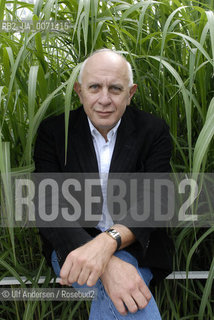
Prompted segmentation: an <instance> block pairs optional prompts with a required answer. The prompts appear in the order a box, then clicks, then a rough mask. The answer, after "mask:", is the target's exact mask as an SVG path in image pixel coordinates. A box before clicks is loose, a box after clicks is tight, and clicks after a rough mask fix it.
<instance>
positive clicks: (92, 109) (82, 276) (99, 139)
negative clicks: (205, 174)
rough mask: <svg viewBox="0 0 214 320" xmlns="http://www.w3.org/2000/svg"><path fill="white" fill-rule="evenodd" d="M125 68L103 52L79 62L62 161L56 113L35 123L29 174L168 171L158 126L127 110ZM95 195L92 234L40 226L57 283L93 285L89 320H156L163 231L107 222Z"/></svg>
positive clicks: (163, 130) (167, 149)
mask: <svg viewBox="0 0 214 320" xmlns="http://www.w3.org/2000/svg"><path fill="white" fill-rule="evenodd" d="M136 88H137V85H136V84H133V75H132V70H131V66H130V64H129V63H128V62H127V61H126V59H125V58H124V57H122V56H121V55H119V54H118V53H116V52H114V51H111V50H108V49H103V50H99V51H97V52H95V53H93V54H92V55H91V56H90V57H89V58H88V59H86V60H85V61H84V63H83V64H82V67H81V71H80V74H79V78H78V82H76V83H75V85H74V89H75V91H76V93H77V94H78V96H79V99H80V102H81V103H82V105H83V107H80V108H78V109H77V110H74V111H71V112H70V118H69V128H68V148H67V160H66V161H65V124H64V115H60V116H56V117H52V118H48V119H46V120H45V121H43V122H42V124H41V125H40V129H39V133H38V137H37V141H36V146H35V157H34V158H35V165H36V172H76V173H80V172H91V173H93V172H95V173H97V172H99V174H102V173H109V172H153V173H155V172H156V173H158V172H169V171H170V166H169V159H170V154H171V142H170V136H169V131H168V127H167V125H166V124H165V122H164V121H163V120H160V119H158V118H156V117H155V116H152V115H150V114H148V113H145V112H144V111H141V110H138V109H136V108H134V107H130V106H129V104H130V102H131V99H132V97H133V95H134V93H135V91H136ZM102 191H103V209H102V217H101V220H100V222H99V223H98V225H97V226H95V227H94V228H85V227H81V226H80V227H79V228H74V227H73V228H72V224H71V226H69V227H67V228H60V227H59V228H40V234H41V236H42V240H43V250H44V254H45V256H46V258H47V261H48V262H49V264H50V263H51V262H52V266H53V268H54V270H55V273H56V274H57V276H60V277H61V282H60V283H61V284H62V285H72V286H74V287H81V286H83V287H86V286H89V287H91V286H95V287H96V288H97V289H98V297H97V300H94V301H93V302H92V306H91V312H90V319H92V320H96V319H103V320H107V319H109V320H110V319H111V320H112V319H136V320H137V319H144V320H148V319H149V320H152V319H154V320H158V319H161V316H160V314H159V311H158V308H157V305H156V303H155V300H154V298H153V297H152V295H151V292H150V290H149V289H148V286H149V282H150V280H151V279H152V278H153V281H157V280H160V279H161V278H163V277H165V276H166V275H167V274H168V273H169V272H170V271H171V270H170V269H171V253H170V241H169V239H168V237H167V235H166V233H165V232H164V231H163V230H160V229H158V230H157V229H156V230H154V229H150V228H142V227H128V226H126V225H122V224H114V222H113V221H112V218H111V215H110V214H109V212H108V208H107V206H106V204H105V203H106V202H105V200H106V199H105V198H106V191H105V190H102Z"/></svg>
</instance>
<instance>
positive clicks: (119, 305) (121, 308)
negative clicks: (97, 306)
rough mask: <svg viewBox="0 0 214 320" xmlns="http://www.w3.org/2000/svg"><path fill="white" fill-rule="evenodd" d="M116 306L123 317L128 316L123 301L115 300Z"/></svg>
mask: <svg viewBox="0 0 214 320" xmlns="http://www.w3.org/2000/svg"><path fill="white" fill-rule="evenodd" d="M113 303H114V306H115V308H116V309H117V311H118V312H119V313H120V314H121V315H122V316H125V315H127V310H126V307H125V305H124V303H123V301H122V300H121V299H117V300H115V301H114V300H113Z"/></svg>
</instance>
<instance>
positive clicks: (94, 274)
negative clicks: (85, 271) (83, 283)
mask: <svg viewBox="0 0 214 320" xmlns="http://www.w3.org/2000/svg"><path fill="white" fill-rule="evenodd" d="M98 278H99V274H97V272H91V274H90V275H89V277H88V280H87V286H89V287H92V286H94V285H95V284H96V282H97V280H98Z"/></svg>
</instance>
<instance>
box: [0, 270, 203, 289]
mask: <svg viewBox="0 0 214 320" xmlns="http://www.w3.org/2000/svg"><path fill="white" fill-rule="evenodd" d="M208 275H209V271H189V272H188V274H187V273H186V271H174V272H172V273H171V274H170V275H168V277H167V278H166V279H167V280H180V279H181V280H185V279H187V278H188V279H207V278H208ZM20 278H21V279H22V281H23V282H24V283H25V284H32V282H31V281H29V280H27V278H26V277H20ZM45 279H46V277H44V276H41V277H40V278H39V281H38V282H37V283H38V284H42V283H44V282H45ZM59 281H60V278H57V279H56V283H59ZM53 282H54V279H51V281H50V283H53ZM14 284H18V285H20V282H19V281H18V280H17V279H16V278H15V277H5V278H3V279H2V280H1V281H0V286H8V285H14Z"/></svg>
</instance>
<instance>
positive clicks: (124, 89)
mask: <svg viewBox="0 0 214 320" xmlns="http://www.w3.org/2000/svg"><path fill="white" fill-rule="evenodd" d="M128 84H129V78H128V68H127V64H126V62H125V60H123V59H122V58H121V57H120V56H118V55H116V54H111V53H107V52H100V53H97V54H95V55H94V56H92V57H90V58H89V60H88V61H87V63H86V65H85V68H84V70H83V74H82V84H81V85H80V84H79V83H75V86H74V89H75V91H76V92H77V94H78V95H79V98H80V101H81V103H82V104H83V107H84V110H85V112H86V114H87V116H88V117H89V119H90V120H91V122H92V123H93V125H94V126H95V127H96V128H97V130H98V131H99V132H100V133H101V134H102V135H103V136H106V134H107V133H108V131H109V130H111V128H113V127H114V126H115V124H116V123H117V122H118V121H119V119H120V118H121V117H122V115H123V113H124V111H125V109H126V106H127V105H129V104H130V101H131V98H132V96H133V95H134V93H135V91H136V88H137V86H136V85H133V86H131V87H129V86H128Z"/></svg>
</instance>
